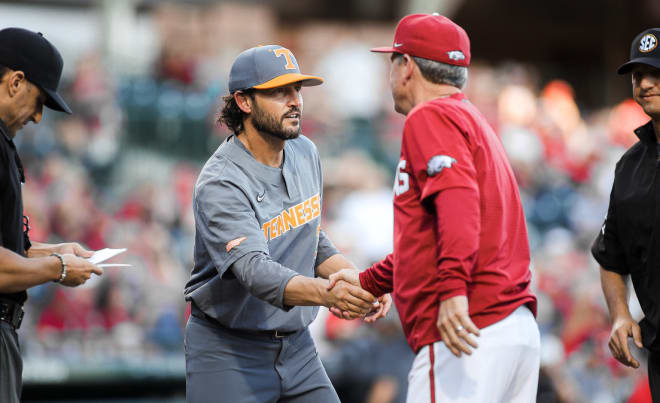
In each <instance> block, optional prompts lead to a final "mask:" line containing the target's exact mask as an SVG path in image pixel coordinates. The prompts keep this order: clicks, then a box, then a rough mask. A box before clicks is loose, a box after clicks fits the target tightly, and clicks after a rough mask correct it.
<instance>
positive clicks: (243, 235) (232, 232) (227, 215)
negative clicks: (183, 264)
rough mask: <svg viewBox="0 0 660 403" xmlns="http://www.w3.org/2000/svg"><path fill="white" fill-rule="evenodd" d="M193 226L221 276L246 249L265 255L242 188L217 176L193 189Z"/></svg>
mask: <svg viewBox="0 0 660 403" xmlns="http://www.w3.org/2000/svg"><path fill="white" fill-rule="evenodd" d="M194 214H195V226H196V229H197V231H198V233H199V235H200V238H201V241H202V242H203V245H204V247H205V249H206V250H207V251H208V253H209V255H210V257H211V260H212V261H213V263H214V265H215V268H216V270H218V273H219V274H220V276H222V275H223V274H224V273H225V271H227V269H228V268H229V266H231V264H232V263H234V262H235V261H236V260H237V259H238V258H240V257H242V256H244V255H245V254H247V253H249V252H262V253H264V254H266V255H268V252H269V250H268V245H267V243H266V239H265V237H264V232H263V230H262V229H261V227H260V225H259V221H258V220H257V217H256V215H255V213H254V210H253V209H252V206H251V205H250V202H249V201H248V199H247V196H246V195H245V194H244V193H243V191H242V190H241V189H240V188H238V187H237V186H235V185H234V184H232V183H231V182H227V181H223V180H220V179H217V180H212V181H208V182H206V183H203V184H201V185H199V187H198V188H197V189H196V192H195V204H194Z"/></svg>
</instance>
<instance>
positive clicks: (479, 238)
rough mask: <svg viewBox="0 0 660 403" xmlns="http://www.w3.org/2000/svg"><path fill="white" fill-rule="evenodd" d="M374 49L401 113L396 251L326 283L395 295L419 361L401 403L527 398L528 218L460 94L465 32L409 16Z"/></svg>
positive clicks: (533, 379) (534, 333) (507, 171)
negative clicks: (389, 40) (385, 59)
mask: <svg viewBox="0 0 660 403" xmlns="http://www.w3.org/2000/svg"><path fill="white" fill-rule="evenodd" d="M372 51H374V52H385V53H392V57H391V61H392V62H391V70H390V86H391V90H392V97H393V98H394V103H395V109H396V111H397V112H399V113H401V114H404V115H406V121H405V125H404V129H403V138H402V143H401V158H400V160H399V164H398V166H397V169H396V178H395V182H394V252H393V253H391V254H390V255H388V256H387V257H386V258H385V259H383V260H382V261H380V262H378V263H376V264H374V265H373V266H371V267H370V268H369V269H367V270H366V271H364V272H362V273H358V272H357V271H355V270H348V269H346V270H342V271H340V272H338V273H337V274H335V275H333V276H331V280H333V281H336V280H339V279H343V280H346V281H349V282H352V283H353V284H360V285H361V286H362V288H364V289H365V290H367V291H369V292H371V293H372V294H373V295H375V296H380V295H383V294H385V293H390V292H391V293H392V295H393V296H394V301H395V303H396V306H397V309H398V311H399V315H400V317H401V323H402V325H403V329H404V332H405V334H406V337H407V338H408V342H409V344H410V346H411V347H412V348H413V350H414V351H415V353H416V354H417V356H416V358H415V362H414V363H413V367H412V369H411V371H410V375H409V387H408V397H407V401H408V402H446V401H451V402H470V403H477V402H532V401H535V400H536V389H537V383H538V372H539V349H540V342H539V330H538V326H537V324H536V321H535V319H534V315H535V314H536V297H535V296H534V295H533V294H532V293H531V291H530V282H531V273H530V270H529V264H530V257H529V245H528V241H527V229H526V226H525V217H524V214H523V210H522V205H521V202H520V195H519V193H518V188H517V184H516V181H515V178H514V175H513V172H512V170H511V167H510V165H509V162H508V160H507V158H506V154H505V152H504V149H503V147H502V144H501V142H500V140H499V138H498V137H497V135H496V134H495V132H494V131H493V129H492V128H491V127H490V126H489V124H488V123H487V122H486V119H485V118H484V116H483V115H482V114H481V113H480V112H479V111H478V110H477V109H476V108H475V107H474V106H473V105H472V104H471V103H470V102H469V101H468V100H467V99H466V97H465V95H464V94H463V93H462V92H461V90H462V88H463V87H464V85H465V82H466V80H467V66H468V65H469V63H470V41H469V39H468V36H467V34H466V33H465V31H464V30H463V29H462V28H461V27H459V26H458V25H456V24H454V23H453V22H452V21H451V20H449V19H448V18H446V17H443V16H440V15H438V14H433V15H426V14H415V15H409V16H406V17H404V18H403V19H402V20H401V21H400V22H399V25H398V26H397V28H396V33H395V35H394V43H393V45H392V47H386V48H376V49H372ZM331 286H332V283H331ZM335 313H336V314H340V313H339V312H335ZM477 340H478V344H477Z"/></svg>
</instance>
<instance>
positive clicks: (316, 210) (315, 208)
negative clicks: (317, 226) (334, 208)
mask: <svg viewBox="0 0 660 403" xmlns="http://www.w3.org/2000/svg"><path fill="white" fill-rule="evenodd" d="M320 201H321V196H319V195H314V196H312V218H316V217H318V216H319V215H321V204H320Z"/></svg>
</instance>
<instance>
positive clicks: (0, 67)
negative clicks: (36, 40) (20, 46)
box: [0, 64, 11, 81]
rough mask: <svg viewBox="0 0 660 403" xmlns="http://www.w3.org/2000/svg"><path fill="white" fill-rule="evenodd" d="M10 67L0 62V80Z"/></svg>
mask: <svg viewBox="0 0 660 403" xmlns="http://www.w3.org/2000/svg"><path fill="white" fill-rule="evenodd" d="M10 71H11V69H10V68H9V67H5V66H3V65H2V64H0V81H2V79H3V78H5V74H7V73H9V72H10Z"/></svg>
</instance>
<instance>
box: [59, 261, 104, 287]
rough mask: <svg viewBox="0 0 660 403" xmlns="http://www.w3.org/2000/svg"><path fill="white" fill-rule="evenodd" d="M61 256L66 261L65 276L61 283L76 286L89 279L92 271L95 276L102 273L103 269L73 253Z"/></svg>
mask: <svg viewBox="0 0 660 403" xmlns="http://www.w3.org/2000/svg"><path fill="white" fill-rule="evenodd" d="M62 257H63V258H64V261H65V262H66V277H64V280H62V285H65V286H67V287H77V286H79V285H81V284H84V283H85V282H86V281H87V280H89V278H90V277H91V276H92V273H94V274H96V275H97V276H100V275H101V274H103V269H101V268H100V267H97V266H96V265H93V264H91V263H90V262H89V261H87V260H86V259H83V258H81V257H78V256H76V255H74V254H71V253H67V254H65V255H62Z"/></svg>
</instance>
